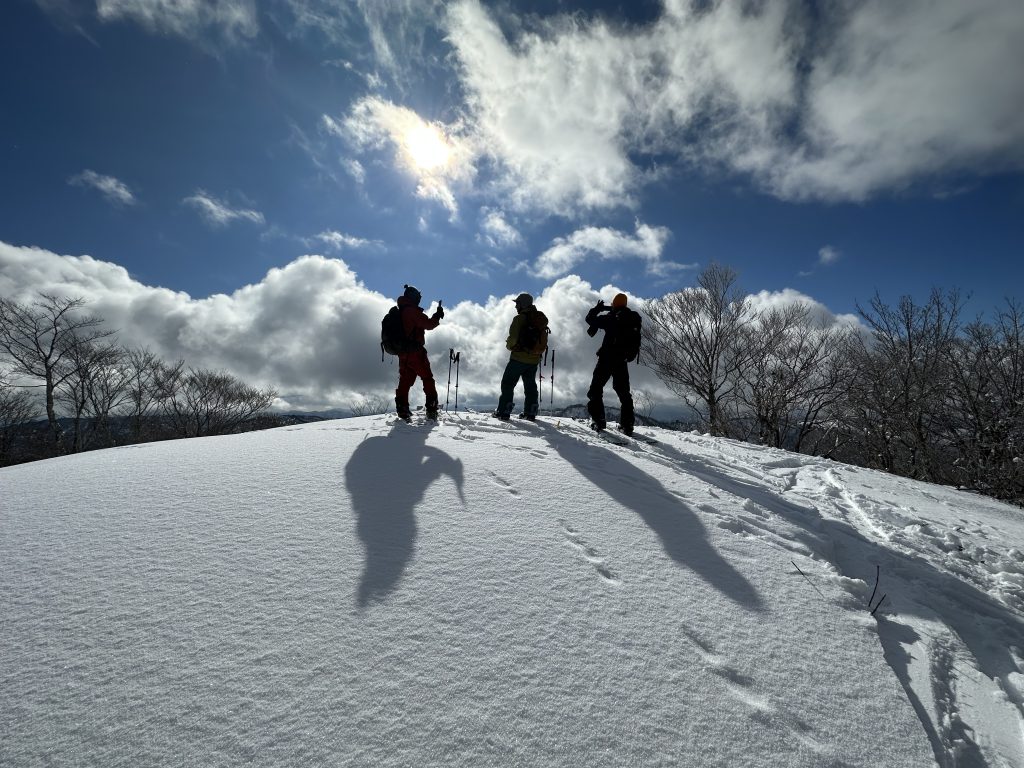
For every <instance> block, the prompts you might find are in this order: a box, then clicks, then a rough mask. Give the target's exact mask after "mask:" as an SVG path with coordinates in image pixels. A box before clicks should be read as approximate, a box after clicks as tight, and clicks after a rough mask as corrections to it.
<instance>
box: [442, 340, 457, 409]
mask: <svg viewBox="0 0 1024 768" xmlns="http://www.w3.org/2000/svg"><path fill="white" fill-rule="evenodd" d="M454 359H455V350H454V349H452V348H451V347H449V348H448V386H447V387H445V388H444V409H445V410H446V411H447V410H448V395H449V393H450V392H451V390H452V361H453V360H454Z"/></svg>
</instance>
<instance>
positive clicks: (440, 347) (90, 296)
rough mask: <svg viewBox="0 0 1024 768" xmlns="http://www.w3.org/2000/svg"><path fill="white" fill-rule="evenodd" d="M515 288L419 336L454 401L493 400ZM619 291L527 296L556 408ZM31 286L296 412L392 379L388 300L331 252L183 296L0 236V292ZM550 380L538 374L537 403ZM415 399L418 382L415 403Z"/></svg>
mask: <svg viewBox="0 0 1024 768" xmlns="http://www.w3.org/2000/svg"><path fill="white" fill-rule="evenodd" d="M520 290H521V289H520V288H519V287H518V286H510V289H509V292H508V293H507V294H505V295H501V296H492V297H490V298H489V299H487V301H485V302H482V303H476V302H468V301H464V302H459V303H457V304H455V305H454V306H450V307H446V313H445V318H444V320H443V321H442V323H441V326H440V327H439V328H437V329H436V330H434V331H431V332H429V333H428V334H427V347H428V349H429V350H430V353H431V361H432V364H433V367H434V373H435V376H437V377H438V380H439V381H440V382H441V384H442V386H443V384H444V381H445V376H446V372H447V360H448V350H449V349H456V350H459V351H460V352H461V359H462V366H461V370H460V380H459V402H460V404H469V405H472V406H475V407H478V408H481V409H486V408H493V407H494V404H495V402H496V401H497V397H498V382H499V379H500V378H501V373H502V370H503V369H504V366H505V363H506V362H507V361H508V350H507V349H506V348H505V339H506V337H507V336H508V330H509V325H510V324H511V322H512V318H513V316H514V314H515V307H514V304H513V298H514V297H515V295H516V294H518V293H519V291H520ZM620 290H621V289H620V288H618V287H616V286H613V285H608V286H603V287H601V288H599V289H596V288H594V287H593V286H591V285H590V284H589V283H587V282H586V281H584V280H582V279H580V278H579V277H577V276H575V275H569V276H566V277H563V278H561V279H559V280H557V281H555V282H553V283H552V284H550V285H549V286H548V287H546V288H545V289H544V290H543V291H541V292H540V293H539V294H537V296H536V302H537V306H539V307H540V308H541V309H543V310H544V312H545V313H546V314H547V316H548V318H549V320H550V323H551V328H552V331H553V332H552V336H551V347H552V348H553V349H554V351H555V355H556V356H557V357H556V359H557V366H558V367H557V370H556V377H557V378H556V380H555V382H554V384H555V389H554V402H555V404H556V406H557V405H569V404H572V403H578V402H581V401H583V400H585V396H586V390H587V388H588V386H589V383H590V376H591V373H592V371H593V367H594V363H595V360H596V358H595V356H594V353H595V351H596V349H597V347H598V345H599V342H600V339H592V338H590V337H589V336H587V335H586V324H585V323H584V320H583V318H584V317H585V315H586V313H587V310H589V309H590V307H592V306H593V305H594V304H595V303H596V301H597V299H599V298H603V299H604V300H605V301H610V300H611V298H612V297H613V296H614V295H615V294H616V293H617V292H619V291H620ZM39 291H45V292H47V293H53V294H56V295H63V296H80V297H83V298H85V299H86V301H87V302H88V304H87V307H88V310H89V312H91V313H93V314H96V315H99V316H102V317H104V318H106V320H107V323H108V324H109V326H110V327H111V328H115V329H119V333H118V337H119V341H120V342H121V343H122V344H124V345H130V346H148V347H149V348H151V349H152V350H153V351H154V352H156V353H157V354H159V355H160V356H161V357H163V358H164V359H166V360H177V359H184V360H185V361H186V363H187V364H189V365H192V366H194V367H206V368H216V369H225V370H228V371H230V372H231V373H233V374H235V375H236V376H239V377H241V378H242V379H243V380H245V381H247V382H249V383H251V384H254V385H259V386H273V387H275V388H277V389H278V390H279V392H280V393H281V396H282V400H283V401H286V402H288V403H290V404H292V406H293V407H296V408H303V409H316V408H327V407H345V406H347V405H350V404H351V403H353V402H354V401H355V400H357V399H358V398H359V397H360V396H361V395H363V394H385V395H388V396H389V397H390V396H391V393H393V392H394V388H395V383H396V381H397V378H398V369H397V366H396V364H395V362H394V360H393V359H390V358H389V359H387V360H385V361H384V362H381V359H380V347H379V343H380V320H381V318H382V317H383V316H384V314H385V313H386V312H387V310H388V309H389V308H390V307H391V306H392V305H393V303H394V298H392V297H386V296H383V295H381V294H380V293H378V292H376V291H373V290H370V289H369V288H367V287H366V286H365V285H364V284H363V283H362V282H361V281H360V280H359V279H358V277H357V275H356V274H355V273H354V272H353V271H352V270H351V269H350V268H349V267H348V265H346V264H345V262H344V261H341V260H339V259H332V258H326V257H324V256H321V255H307V256H302V257H300V258H297V259H296V260H295V261H293V262H291V263H290V264H288V265H286V266H284V267H281V268H280V269H272V270H270V271H269V272H268V273H267V274H266V276H265V277H264V278H263V279H262V280H260V281H259V282H258V283H255V284H253V285H247V286H244V287H241V288H239V289H238V290H236V291H234V292H233V293H230V294H218V295H215V296H209V297H206V298H193V297H191V296H189V295H188V294H186V293H182V292H176V291H171V290H168V289H165V288H159V287H153V286H148V285H144V284H142V283H140V282H138V281H136V280H135V279H133V278H132V277H131V276H130V275H129V274H128V272H127V271H126V270H125V269H124V268H122V267H120V266H118V265H116V264H112V263H109V262H105V261H101V260H99V259H94V258H91V257H89V256H63V255H59V254H56V253H53V252H50V251H47V250H44V249H40V248H25V247H18V246H13V245H8V244H6V243H2V242H0V296H4V297H5V298H11V299H14V300H17V301H31V300H32V299H33V298H34V297H36V296H37V295H38V292H39ZM630 305H631V306H635V307H638V308H642V306H643V299H642V298H639V297H632V296H631V298H630ZM427 310H428V312H429V311H430V310H431V308H430V307H428V308H427ZM630 373H631V376H632V378H633V385H634V387H636V388H641V389H644V390H645V391H651V392H654V393H657V394H658V396H659V399H660V400H662V401H663V402H670V401H671V400H672V399H673V398H672V396H671V395H670V394H669V393H668V392H667V390H665V389H664V387H662V386H661V385H660V383H659V382H658V381H657V379H656V378H655V377H654V376H653V374H652V373H651V372H650V371H648V370H647V369H645V368H642V367H637V368H634V369H633V370H632V371H631V372H630ZM549 374H550V369H545V371H544V375H545V376H546V377H547V376H548V375H549ZM549 385H550V380H549V379H548V378H546V379H545V393H544V396H545V403H546V402H547V401H548V399H549V398H550V395H551V393H550V390H549V389H548V387H549ZM520 397H521V396H520ZM420 398H422V394H421V391H420V390H419V388H418V385H417V389H416V390H415V391H414V402H416V401H417V400H419V401H420V402H422V400H421V399H420ZM612 400H614V396H612ZM520 402H521V400H520Z"/></svg>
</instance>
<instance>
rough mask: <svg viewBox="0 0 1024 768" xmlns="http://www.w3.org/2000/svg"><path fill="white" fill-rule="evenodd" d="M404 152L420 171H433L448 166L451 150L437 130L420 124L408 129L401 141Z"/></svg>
mask: <svg viewBox="0 0 1024 768" xmlns="http://www.w3.org/2000/svg"><path fill="white" fill-rule="evenodd" d="M403 143H404V145H405V151H406V152H407V153H408V155H409V157H410V159H411V160H412V163H413V165H414V166H415V167H416V168H417V169H418V170H420V171H434V170H437V169H439V168H443V167H444V166H445V165H447V164H448V160H449V158H450V157H451V149H450V148H449V147H448V142H447V141H445V138H444V136H443V135H442V134H441V132H440V131H439V130H437V128H435V127H434V126H432V125H428V124H425V123H424V124H422V125H417V126H416V127H414V128H412V129H410V130H409V131H408V133H406V134H405V138H404V140H403Z"/></svg>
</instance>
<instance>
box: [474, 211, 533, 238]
mask: <svg viewBox="0 0 1024 768" xmlns="http://www.w3.org/2000/svg"><path fill="white" fill-rule="evenodd" d="M481 214H483V219H482V220H481V222H480V234H479V235H477V241H478V242H481V243H483V244H485V245H489V246H490V247H491V248H511V247H513V246H516V245H520V244H521V243H522V242H523V236H522V235H521V234H520V233H519V230H517V229H516V228H515V227H513V226H512V225H511V224H509V223H508V221H506V220H505V217H504V215H502V213H501V211H496V210H493V209H489V208H484V209H483V210H481Z"/></svg>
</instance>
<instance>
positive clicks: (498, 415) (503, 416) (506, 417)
mask: <svg viewBox="0 0 1024 768" xmlns="http://www.w3.org/2000/svg"><path fill="white" fill-rule="evenodd" d="M491 416H493V417H494V418H496V419H499V420H501V421H508V420H509V419H510V418H511V416H510V415H509V414H507V413H498V412H497V411H495V412H494V413H492V414H491Z"/></svg>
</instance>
